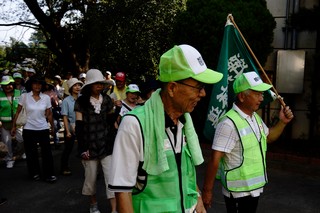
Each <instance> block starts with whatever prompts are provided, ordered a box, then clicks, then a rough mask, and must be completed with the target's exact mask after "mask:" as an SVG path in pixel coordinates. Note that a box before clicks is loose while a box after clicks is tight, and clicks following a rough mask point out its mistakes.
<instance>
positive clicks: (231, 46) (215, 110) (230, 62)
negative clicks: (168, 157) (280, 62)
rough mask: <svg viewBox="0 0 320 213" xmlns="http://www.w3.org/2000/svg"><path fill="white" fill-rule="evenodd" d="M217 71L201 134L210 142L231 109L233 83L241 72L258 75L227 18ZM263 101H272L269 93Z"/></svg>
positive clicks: (247, 52)
mask: <svg viewBox="0 0 320 213" xmlns="http://www.w3.org/2000/svg"><path fill="white" fill-rule="evenodd" d="M217 70H218V71H219V72H221V73H222V74H223V78H222V80H221V81H220V82H218V83H217V84H214V86H213V90H212V93H211V97H210V103H209V107H208V113H207V118H206V121H205V126H204V132H203V133H204V136H205V137H206V138H207V139H208V140H211V141H212V139H213V136H214V132H215V127H216V125H217V124H218V120H219V118H220V117H221V116H222V115H224V114H225V113H226V112H227V111H228V110H229V109H230V108H231V107H232V103H233V101H234V97H235V95H234V92H233V88H232V86H233V81H234V80H235V79H236V78H237V77H238V76H239V75H240V74H242V73H243V72H249V71H256V72H257V73H258V70H257V68H256V66H255V63H254V60H253V59H252V57H251V55H250V53H249V51H248V50H247V48H246V45H245V43H244V41H243V40H242V38H241V35H240V33H239V32H238V30H237V29H236V28H235V27H234V25H233V24H232V23H231V21H230V20H229V18H228V20H227V23H226V26H225V29H224V36H223V41H222V46H221V50H220V56H219V61H218V67H217ZM258 75H259V73H258ZM264 99H265V100H264V103H269V102H270V101H272V100H274V99H273V97H271V92H270V91H267V92H266V93H265V94H264Z"/></svg>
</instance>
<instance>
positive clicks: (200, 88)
mask: <svg viewBox="0 0 320 213" xmlns="http://www.w3.org/2000/svg"><path fill="white" fill-rule="evenodd" d="M176 82H177V83H178V84H182V85H185V86H188V87H192V88H194V89H197V90H199V93H200V92H201V90H203V89H205V87H206V85H204V84H202V85H199V86H197V87H196V86H193V85H190V84H186V83H183V82H181V81H176Z"/></svg>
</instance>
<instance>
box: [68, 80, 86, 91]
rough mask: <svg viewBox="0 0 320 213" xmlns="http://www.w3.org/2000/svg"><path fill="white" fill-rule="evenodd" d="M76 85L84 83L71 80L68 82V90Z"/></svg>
mask: <svg viewBox="0 0 320 213" xmlns="http://www.w3.org/2000/svg"><path fill="white" fill-rule="evenodd" d="M75 84H81V86H82V85H83V82H82V81H80V80H78V79H77V78H71V79H69V80H68V81H67V85H68V88H69V89H71V87H73V86H74V85H75Z"/></svg>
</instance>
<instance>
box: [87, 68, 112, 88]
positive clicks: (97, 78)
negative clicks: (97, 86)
mask: <svg viewBox="0 0 320 213" xmlns="http://www.w3.org/2000/svg"><path fill="white" fill-rule="evenodd" d="M94 83H103V84H106V83H107V81H106V79H105V77H103V75H102V73H101V71H100V70H98V69H90V70H88V72H87V76H86V83H85V84H84V85H83V86H82V87H81V90H83V89H84V88H85V87H86V86H88V85H90V84H94Z"/></svg>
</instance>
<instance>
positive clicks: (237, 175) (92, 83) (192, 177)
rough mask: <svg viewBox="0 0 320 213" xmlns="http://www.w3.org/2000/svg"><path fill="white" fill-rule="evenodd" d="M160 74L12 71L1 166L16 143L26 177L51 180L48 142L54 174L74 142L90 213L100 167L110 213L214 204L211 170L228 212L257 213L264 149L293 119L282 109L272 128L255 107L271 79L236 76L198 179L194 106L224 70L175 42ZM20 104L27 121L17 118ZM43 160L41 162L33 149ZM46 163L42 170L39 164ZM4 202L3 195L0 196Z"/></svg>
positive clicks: (2, 94) (5, 97) (9, 162)
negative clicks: (137, 79) (139, 80)
mask: <svg viewBox="0 0 320 213" xmlns="http://www.w3.org/2000/svg"><path fill="white" fill-rule="evenodd" d="M158 77H159V80H155V79H154V80H151V81H147V82H145V84H141V85H138V84H135V83H134V82H130V83H129V82H128V81H127V76H126V74H125V73H124V72H117V73H116V74H115V76H114V80H113V79H112V73H111V72H110V71H105V72H102V71H100V70H98V69H89V70H88V71H87V72H86V73H81V74H80V75H79V76H78V77H77V78H75V77H73V74H72V73H71V72H68V73H66V75H65V79H62V78H61V77H60V76H59V75H55V76H54V77H53V80H52V81H48V80H47V79H44V78H43V76H40V75H38V74H37V73H36V71H35V70H34V69H27V71H26V70H25V71H24V72H21V71H20V70H14V71H13V72H12V73H6V74H5V75H3V76H2V79H1V82H0V85H1V90H0V121H1V123H0V125H1V139H2V141H3V142H4V143H5V144H6V145H7V147H8V148H9V149H8V153H7V155H6V156H5V158H4V160H5V162H6V167H7V168H9V169H11V168H12V167H13V166H14V162H15V161H14V160H15V154H16V153H15V151H14V145H13V140H15V141H17V142H16V144H18V145H17V147H18V150H19V151H18V152H17V153H20V155H21V156H24V157H22V158H25V159H26V163H27V172H28V174H29V176H30V179H31V180H34V181H39V180H44V181H46V182H48V183H54V182H56V181H57V177H56V176H55V171H54V163H55V162H54V160H53V157H52V150H51V149H52V148H51V143H50V142H51V141H53V144H54V147H55V148H57V149H59V148H60V144H61V143H60V141H59V137H58V134H57V133H58V132H59V130H60V129H61V128H62V127H63V129H64V139H63V141H64V143H63V144H64V145H63V147H64V149H63V151H62V155H61V160H60V162H59V163H60V174H61V175H64V176H68V175H72V168H70V166H69V158H70V154H71V152H72V150H73V147H74V145H75V143H76V142H77V151H78V157H79V158H80V160H79V163H80V162H81V163H82V165H83V169H84V180H83V186H82V194H83V195H85V196H87V197H88V202H89V205H88V206H89V211H90V213H100V211H99V206H98V203H97V197H96V185H97V184H96V181H97V176H98V171H99V168H100V167H101V169H102V170H101V171H102V173H103V176H104V182H105V186H106V189H105V190H106V196H107V200H108V202H110V206H111V211H112V212H113V213H114V212H125V213H130V212H190V213H191V212H198V213H204V212H206V210H207V209H208V208H210V207H211V202H212V190H213V187H214V181H215V179H216V176H217V175H219V176H220V178H221V181H222V183H223V192H222V193H223V195H224V196H225V203H226V208H227V212H230V213H233V212H246V213H247V212H249V213H250V212H255V211H256V208H257V205H258V199H259V197H260V195H261V193H262V192H263V187H264V186H265V184H266V183H267V177H266V160H265V157H266V155H265V151H266V144H267V142H273V141H275V140H276V139H277V138H278V137H279V136H280V134H281V133H282V132H283V130H284V128H285V126H286V125H287V124H288V123H289V122H290V121H291V120H292V119H293V113H292V112H291V110H290V108H289V107H288V106H287V107H285V108H282V109H281V110H280V112H279V122H278V124H276V125H275V126H273V127H271V128H268V127H267V126H266V125H265V124H264V122H263V120H262V119H261V118H260V117H259V115H258V114H257V113H256V111H257V110H258V109H259V105H260V103H261V102H262V101H263V94H262V93H263V92H264V91H266V90H268V89H270V88H271V87H272V86H271V85H269V84H266V83H263V82H262V80H261V79H260V78H259V76H258V75H257V74H256V73H255V72H248V73H243V74H241V75H240V76H239V77H238V78H237V79H236V81H235V82H234V85H233V88H234V92H235V94H236V99H235V102H234V105H233V108H232V109H230V111H228V112H227V113H226V114H225V115H224V116H223V117H222V118H220V122H219V124H218V126H217V130H216V132H215V137H214V140H213V145H212V150H213V151H212V157H211V160H210V161H209V164H208V169H207V173H206V177H205V182H204V186H203V187H201V186H198V185H197V176H196V169H195V167H196V166H197V165H200V164H201V163H203V162H204V159H203V156H202V153H201V148H200V143H199V140H198V136H197V133H196V131H195V128H194V126H193V121H192V117H191V115H190V113H191V112H192V111H193V110H194V108H195V107H196V105H197V103H198V102H199V101H200V100H201V99H202V98H203V97H205V96H206V91H205V85H207V84H215V83H217V82H219V81H220V80H221V79H222V77H223V75H222V74H221V73H220V72H217V71H214V70H212V69H209V68H207V66H206V64H205V62H204V60H203V59H202V56H201V54H200V53H199V52H198V50H196V49H195V48H194V47H192V46H190V45H179V46H178V45H176V46H174V47H173V48H171V49H170V50H168V51H167V52H165V53H164V54H163V55H162V56H161V58H160V63H159V76H158ZM23 110H25V112H26V117H27V121H26V123H25V124H24V125H17V122H16V121H17V119H18V117H19V115H20V114H22V111H23ZM39 147H40V150H41V159H42V163H41V164H40V162H39V156H38V148H39ZM40 165H42V168H40ZM0 202H1V203H0V204H2V203H5V202H6V199H5V198H1V200H0Z"/></svg>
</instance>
